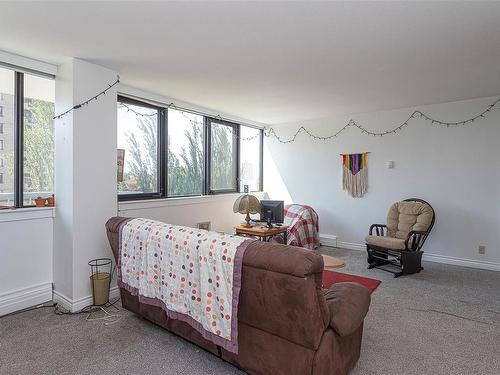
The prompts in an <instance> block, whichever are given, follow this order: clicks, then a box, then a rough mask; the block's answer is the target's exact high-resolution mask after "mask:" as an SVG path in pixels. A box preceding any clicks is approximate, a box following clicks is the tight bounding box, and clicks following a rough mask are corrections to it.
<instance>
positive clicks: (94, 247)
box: [54, 59, 118, 310]
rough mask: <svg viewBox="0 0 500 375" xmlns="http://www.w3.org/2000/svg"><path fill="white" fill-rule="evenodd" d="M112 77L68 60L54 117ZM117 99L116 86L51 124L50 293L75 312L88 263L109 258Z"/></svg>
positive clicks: (85, 288)
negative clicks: (53, 157) (53, 199)
mask: <svg viewBox="0 0 500 375" xmlns="http://www.w3.org/2000/svg"><path fill="white" fill-rule="evenodd" d="M116 76H117V73H116V72H114V71H111V70H109V69H106V68H103V67H101V66H98V65H95V64H91V63H88V62H85V61H83V60H79V59H71V60H69V61H68V62H67V63H65V64H63V65H62V66H61V69H60V74H59V75H58V76H57V78H56V112H57V113H59V112H61V111H64V110H66V109H67V108H71V107H72V106H73V105H75V104H78V103H81V102H83V101H85V100H87V99H88V98H90V97H92V96H94V95H95V94H96V93H98V92H100V91H101V90H103V89H104V88H106V87H107V86H108V84H110V83H113V82H114V81H115V80H116ZM116 99H117V88H116V86H115V87H113V88H112V89H111V90H110V91H108V92H107V94H106V95H103V96H101V97H99V100H97V101H93V102H91V103H90V104H89V105H87V106H84V107H82V108H80V109H78V110H76V111H74V112H73V113H71V114H70V115H68V116H64V117H63V118H61V119H59V120H56V124H55V128H56V132H55V133H56V152H55V155H56V191H55V194H56V199H57V204H56V206H57V208H56V220H55V225H54V288H55V290H54V291H55V293H56V295H57V296H58V298H60V299H62V300H63V302H66V303H71V304H72V305H71V306H70V307H71V308H72V309H74V310H75V309H78V307H80V305H81V304H85V303H86V302H85V301H87V300H88V297H89V296H90V294H91V289H90V282H89V275H90V270H89V266H88V261H89V260H91V259H94V258H99V257H111V258H112V253H111V251H110V248H109V244H108V241H107V238H106V233H105V230H104V223H105V222H106V220H107V219H109V218H110V217H112V216H115V215H116V214H117V212H118V207H117V198H116V143H117V135H116V132H117V127H116V121H117V120H116V119H117V115H116ZM79 302H81V304H80V303H79Z"/></svg>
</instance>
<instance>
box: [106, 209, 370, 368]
mask: <svg viewBox="0 0 500 375" xmlns="http://www.w3.org/2000/svg"><path fill="white" fill-rule="evenodd" d="M126 220H129V219H127V218H120V217H114V218H112V219H110V220H109V221H108V222H107V223H106V229H107V234H108V238H109V242H110V244H111V247H112V249H113V253H114V256H115V259H116V258H117V256H118V236H119V228H120V224H121V223H123V222H124V221H126ZM322 273H323V258H322V257H321V256H320V255H319V254H318V253H316V252H314V251H308V250H304V249H301V248H298V247H292V246H285V245H279V244H269V243H266V242H258V241H256V242H254V243H252V244H251V245H249V246H248V248H247V250H246V251H245V254H244V257H243V270H242V288H241V292H240V302H239V307H238V331H239V336H238V337H239V340H238V345H239V352H238V354H234V353H230V352H228V351H226V350H224V349H222V348H220V347H218V346H216V345H215V344H213V343H212V342H210V341H207V340H205V339H204V338H203V337H202V336H201V335H200V333H198V332H197V331H196V330H194V329H193V328H191V326H189V325H188V324H187V323H184V322H182V321H179V320H174V319H169V318H167V316H166V314H165V312H164V311H163V310H162V309H161V308H159V307H154V306H151V305H146V304H142V303H139V301H138V299H137V297H135V296H132V295H131V294H130V293H129V292H128V291H126V290H124V289H121V291H120V293H121V300H122V305H123V307H125V308H126V309H128V310H130V311H133V312H135V313H136V314H139V315H141V316H142V317H144V318H146V319H148V320H150V321H152V322H153V323H156V324H157V325H159V326H161V327H163V328H165V329H167V330H169V331H171V332H173V333H175V334H177V335H179V336H181V337H183V338H185V339H187V340H189V341H191V342H192V343H194V344H196V345H198V346H200V347H202V348H203V349H206V350H208V351H209V352H211V353H213V354H215V355H217V356H219V357H221V358H222V359H224V360H226V361H228V362H230V363H233V364H234V365H236V366H238V367H239V368H241V369H242V370H244V371H246V372H247V373H249V374H272V375H279V374H287V375H293V374H297V375H299V374H300V375H304V374H313V375H317V374H325V375H326V374H328V375H333V374H347V373H348V371H349V369H350V368H351V367H352V366H353V365H354V364H355V363H356V361H357V359H358V358H359V355H360V347H361V337H362V333H363V320H364V317H365V315H366V313H367V312H368V307H369V305H370V295H369V293H368V291H367V289H366V288H364V287H363V286H361V285H359V284H355V283H338V284H334V285H333V286H332V287H331V288H330V289H328V290H323V289H322V282H321V279H322Z"/></svg>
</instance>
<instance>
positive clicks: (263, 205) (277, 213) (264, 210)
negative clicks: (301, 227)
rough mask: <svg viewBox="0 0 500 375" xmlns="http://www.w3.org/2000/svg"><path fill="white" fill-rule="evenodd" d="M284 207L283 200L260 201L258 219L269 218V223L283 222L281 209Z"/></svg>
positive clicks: (265, 219) (264, 219)
mask: <svg viewBox="0 0 500 375" xmlns="http://www.w3.org/2000/svg"><path fill="white" fill-rule="evenodd" d="M284 209H285V206H284V202H283V201H267V200H262V201H260V220H261V221H267V219H268V218H269V219H271V223H279V224H281V223H283V211H284Z"/></svg>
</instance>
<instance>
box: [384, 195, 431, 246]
mask: <svg viewBox="0 0 500 375" xmlns="http://www.w3.org/2000/svg"><path fill="white" fill-rule="evenodd" d="M433 217H434V212H433V211H432V208H431V207H430V206H429V205H428V204H425V203H421V202H397V203H394V204H393V205H392V206H391V208H390V209H389V213H388V214H387V236H389V237H396V238H400V239H402V240H406V238H407V237H408V233H409V232H410V231H412V230H417V231H426V230H427V229H428V228H429V226H430V224H431V222H432V218H433Z"/></svg>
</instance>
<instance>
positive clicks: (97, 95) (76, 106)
mask: <svg viewBox="0 0 500 375" xmlns="http://www.w3.org/2000/svg"><path fill="white" fill-rule="evenodd" d="M119 83H120V76H116V81H115V82H113V83H110V84H108V87H106V88H105V89H104V90H102V91H101V92H100V93H98V94H96V95H94V96H93V97H91V98H90V99H88V100H86V101H84V102H83V103H80V104H77V105H74V106H73V107H72V108H70V109H68V110H67V111H65V112H63V113H61V114H59V115H57V116H54V118H53V119H54V120H57V119H60V118H61V117H63V116H66V115H69V114H70V113H71V112H73V111H74V110H75V109H79V108H82V107H84V106H86V105H89V104H90V103H91V102H92V101H93V100H96V101H97V99H98V98H99V97H100V96H101V95H106V93H107V92H108V91H109V90H111V88H112V87H113V86H116V85H117V84H119Z"/></svg>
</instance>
